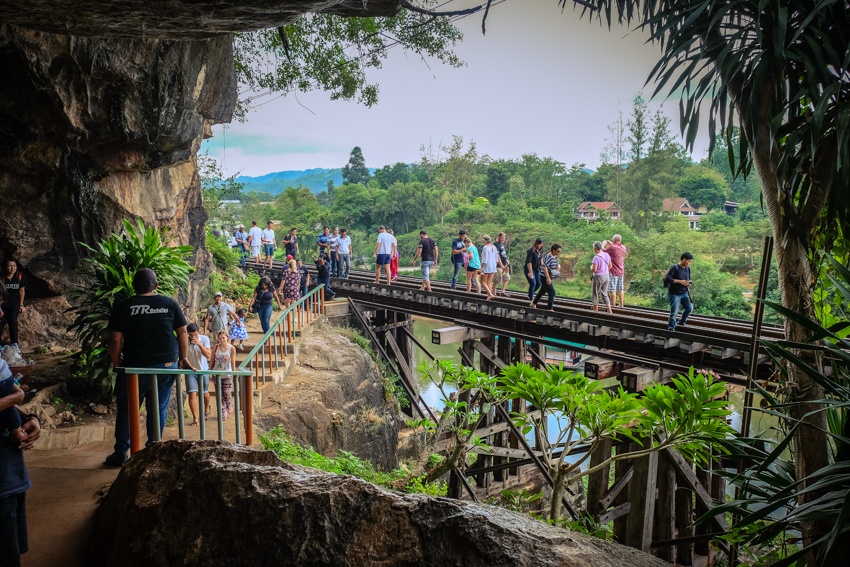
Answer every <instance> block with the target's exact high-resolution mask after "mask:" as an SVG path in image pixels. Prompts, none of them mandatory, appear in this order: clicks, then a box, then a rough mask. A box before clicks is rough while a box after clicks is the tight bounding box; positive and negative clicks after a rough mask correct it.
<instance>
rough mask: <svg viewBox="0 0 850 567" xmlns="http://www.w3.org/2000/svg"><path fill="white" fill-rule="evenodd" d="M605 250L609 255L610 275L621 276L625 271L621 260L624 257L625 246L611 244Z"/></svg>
mask: <svg viewBox="0 0 850 567" xmlns="http://www.w3.org/2000/svg"><path fill="white" fill-rule="evenodd" d="M605 252H607V253H608V255H609V256H610V257H611V275H612V276H622V275H623V274H624V273H625V268H624V267H623V260H625V259H626V247H625V246H623V245H622V244H611V245H610V246H609V247H608V248H606V249H605Z"/></svg>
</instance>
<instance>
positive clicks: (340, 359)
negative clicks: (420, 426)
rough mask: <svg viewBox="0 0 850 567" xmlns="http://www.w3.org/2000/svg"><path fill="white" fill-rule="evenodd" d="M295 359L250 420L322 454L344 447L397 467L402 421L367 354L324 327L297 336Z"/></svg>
mask: <svg viewBox="0 0 850 567" xmlns="http://www.w3.org/2000/svg"><path fill="white" fill-rule="evenodd" d="M297 360H298V363H297V364H296V365H295V366H294V367H293V368H292V370H291V371H290V372H289V374H288V375H287V377H286V380H285V381H284V383H283V384H281V385H280V386H279V387H278V388H277V389H275V390H274V391H273V392H272V393H271V394H270V395H269V397H268V400H266V401H264V402H263V408H262V410H261V411H260V412H258V414H257V415H255V417H254V422H255V423H256V424H257V425H258V426H259V427H261V428H262V429H264V430H270V429H271V428H273V427H275V426H277V425H282V426H283V429H284V430H285V431H286V432H287V434H288V435H289V436H290V437H291V438H292V439H293V440H295V441H296V442H298V443H300V444H301V445H307V446H310V447H313V448H314V449H316V450H317V451H318V452H320V453H322V454H324V455H328V456H335V455H336V454H337V452H338V451H339V450H343V451H350V452H352V453H354V454H355V455H357V456H358V457H360V458H363V459H368V460H370V461H372V463H374V464H375V466H377V467H378V468H380V469H382V470H391V469H394V468H395V467H396V466H398V457H397V447H398V431H399V428H400V427H401V425H402V424H401V423H400V421H399V419H398V416H397V414H396V410H395V406H394V405H389V404H388V403H387V402H386V401H385V400H384V386H383V379H382V378H381V375H380V374H379V373H378V370H377V368H376V367H375V363H374V362H372V359H371V358H370V357H369V355H368V354H366V352H365V351H364V350H363V349H361V348H360V347H358V346H357V345H355V344H354V343H352V342H351V341H349V340H348V339H347V338H345V337H343V336H341V335H339V334H338V333H336V332H334V331H333V330H332V328H328V327H325V328H323V329H321V330H320V331H318V332H317V333H315V334H312V335H310V336H308V337H306V338H304V339H302V341H301V344H300V347H299V349H298V358H297Z"/></svg>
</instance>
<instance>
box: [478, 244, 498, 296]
mask: <svg viewBox="0 0 850 567" xmlns="http://www.w3.org/2000/svg"><path fill="white" fill-rule="evenodd" d="M481 240H483V241H484V246H482V247H481V287H483V288H484V291H486V292H487V299H493V298H495V297H496V292H495V291H494V290H493V277H494V276H495V275H496V269H497V268H498V267H499V266H501V265H502V261H501V260H500V259H499V252H498V251H497V250H496V247H495V246H493V242H492V240H491V239H490V236H489V235H487V234H485V235H484V236H482V237H481Z"/></svg>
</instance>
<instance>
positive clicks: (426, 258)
mask: <svg viewBox="0 0 850 567" xmlns="http://www.w3.org/2000/svg"><path fill="white" fill-rule="evenodd" d="M439 254H440V251H439V250H438V249H437V242H436V241H435V240H434V239H433V238H428V233H427V232H425V231H424V230H420V231H419V244H418V245H417V246H416V254H414V255H413V261H412V262H411V263H410V265H411V266H413V265H415V264H416V259H417V258H419V257H420V256H421V257H422V266H421V269H422V285H421V286H419V289H420V290H422V291H431V268H433V267H434V266H436V265H437V259H438V258H439Z"/></svg>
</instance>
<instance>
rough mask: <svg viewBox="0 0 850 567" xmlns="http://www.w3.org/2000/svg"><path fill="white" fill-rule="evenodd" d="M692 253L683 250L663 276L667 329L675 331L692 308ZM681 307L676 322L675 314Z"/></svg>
mask: <svg viewBox="0 0 850 567" xmlns="http://www.w3.org/2000/svg"><path fill="white" fill-rule="evenodd" d="M693 260H694V255H693V254H691V253H690V252H684V253H683V254H682V256H681V258H680V259H679V263H678V264H673V265H672V266H670V269H669V270H667V275H666V276H664V287H666V288H667V300H668V301H669V302H670V317H669V319H668V320H667V330H668V331H675V330H676V326H677V325H684V324H686V323H687V322H688V317H689V316H690V314H691V313H692V312H693V310H694V304H693V302H691V293H690V289H691V284H692V283H693V282H692V281H691V262H693ZM679 306H681V307H682V318H681V319H679V322H678V324H677V323H676V316H677V315H678V313H679Z"/></svg>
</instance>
